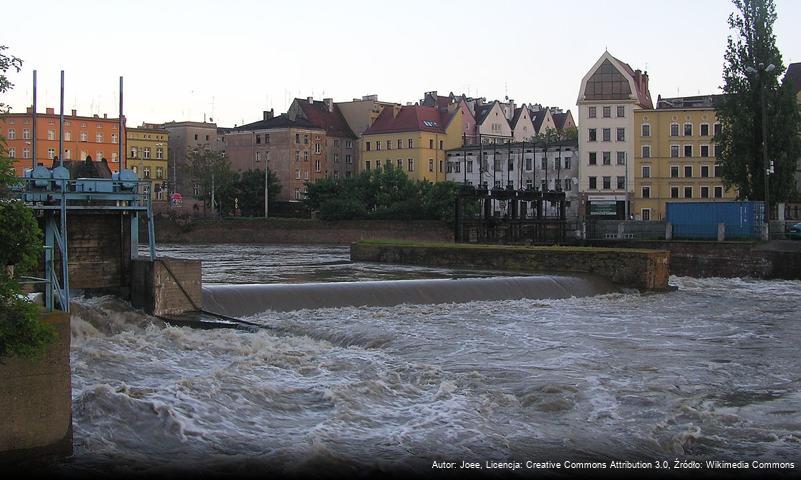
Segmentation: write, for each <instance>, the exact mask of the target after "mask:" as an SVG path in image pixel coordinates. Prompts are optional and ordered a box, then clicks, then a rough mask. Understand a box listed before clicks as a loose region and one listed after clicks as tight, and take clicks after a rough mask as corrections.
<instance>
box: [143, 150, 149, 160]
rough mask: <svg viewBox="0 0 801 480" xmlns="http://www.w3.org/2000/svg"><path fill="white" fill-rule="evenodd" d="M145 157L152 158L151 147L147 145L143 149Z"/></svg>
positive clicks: (146, 158)
mask: <svg viewBox="0 0 801 480" xmlns="http://www.w3.org/2000/svg"><path fill="white" fill-rule="evenodd" d="M143 157H144V159H145V160H150V147H145V148H144V149H143Z"/></svg>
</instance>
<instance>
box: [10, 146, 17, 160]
mask: <svg viewBox="0 0 801 480" xmlns="http://www.w3.org/2000/svg"><path fill="white" fill-rule="evenodd" d="M8 158H17V150H16V149H15V148H14V147H11V148H9V149H8Z"/></svg>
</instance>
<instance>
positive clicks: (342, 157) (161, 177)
mask: <svg viewBox="0 0 801 480" xmlns="http://www.w3.org/2000/svg"><path fill="white" fill-rule="evenodd" d="M786 76H787V78H788V79H789V80H790V81H791V83H792V84H793V85H794V86H795V89H796V92H797V95H798V98H799V103H801V64H799V63H795V64H791V65H790V67H789V68H788V70H787V73H786ZM719 100H720V96H718V95H699V96H693V97H681V98H662V97H657V100H656V103H654V101H653V100H652V97H651V93H650V90H649V77H648V73H647V72H643V71H641V70H639V69H633V68H632V67H631V66H630V65H629V64H627V63H625V62H623V61H621V60H619V59H617V58H615V57H614V56H612V55H611V54H610V53H609V52H604V53H603V55H601V57H600V58H599V59H598V60H597V61H596V62H595V64H594V65H592V67H591V68H590V69H589V70H588V71H587V73H586V75H585V76H584V77H583V78H582V79H581V82H580V86H579V95H578V99H577V102H576V103H577V106H578V113H577V119H578V123H576V121H575V120H574V118H573V115H572V113H571V111H570V110H567V111H563V110H561V109H559V108H549V107H543V106H542V105H540V104H535V103H532V104H525V103H524V104H522V105H519V106H518V105H517V104H516V103H515V101H514V100H511V99H508V98H506V99H504V100H503V101H499V100H492V101H487V99H486V98H472V97H468V96H466V95H454V94H453V93H450V94H449V95H447V96H443V95H439V94H438V93H437V92H436V91H432V92H426V93H425V94H424V95H423V98H422V99H420V100H419V101H417V102H415V103H411V102H410V103H407V104H405V105H401V104H400V103H395V102H385V101H379V100H378V97H377V96H375V95H368V96H364V97H362V98H357V99H353V100H352V101H347V102H334V101H333V99H330V98H325V99H323V100H315V99H314V98H312V97H309V98H305V99H300V98H296V99H294V101H293V102H292V104H291V105H290V107H289V108H288V110H287V112H286V113H284V114H280V115H275V114H274V112H273V111H272V110H269V111H264V112H263V114H262V118H261V119H259V120H257V121H254V122H251V123H248V124H245V125H236V126H234V127H232V128H224V127H219V126H217V125H216V124H215V123H214V121H213V119H209V121H208V122H207V121H205V119H204V121H203V122H192V121H182V122H175V121H173V122H167V123H161V124H152V123H144V124H142V126H141V127H139V128H127V127H126V126H125V122H124V121H123V122H122V134H120V132H118V129H119V124H120V122H119V119H115V118H108V117H107V116H106V115H104V116H103V117H102V118H101V117H100V116H98V115H94V116H91V117H88V116H78V115H77V112H76V111H75V110H73V111H72V113H71V115H67V116H65V127H64V149H65V150H64V152H63V158H64V160H65V162H66V164H67V165H68V166H69V165H72V166H71V168H73V169H75V168H78V167H79V166H80V164H81V163H84V161H85V160H86V158H87V157H93V158H94V160H95V163H96V164H97V170H98V171H101V172H105V171H108V172H109V173H108V174H109V175H110V172H113V171H117V170H118V169H119V168H120V159H119V158H118V157H119V153H118V152H119V149H120V145H119V144H118V142H119V141H120V139H122V141H123V145H122V151H123V152H125V153H124V156H125V159H124V161H125V164H126V166H127V168H131V169H134V170H135V171H136V172H137V174H138V175H139V176H140V178H142V179H145V180H150V186H149V187H148V188H149V189H150V191H151V193H152V195H153V199H154V201H156V202H159V201H161V202H166V201H167V200H168V195H167V193H168V192H169V193H175V192H177V193H180V194H182V195H183V198H184V203H183V205H181V206H180V207H178V206H176V207H177V208H183V209H197V202H196V201H193V197H194V196H197V195H199V193H200V192H199V191H198V188H199V187H198V186H197V185H196V184H195V183H194V182H193V181H192V178H191V174H190V168H189V165H188V163H187V160H186V157H187V154H188V153H189V152H190V151H191V150H192V149H194V148H208V149H211V150H215V151H218V152H221V153H223V154H224V155H225V156H226V157H227V158H228V160H229V161H230V162H231V166H232V168H233V169H234V170H235V171H240V172H241V171H246V170H255V169H258V170H263V169H264V168H265V166H266V167H268V168H270V170H271V171H272V172H274V173H275V175H276V176H277V178H278V180H279V182H280V183H281V186H282V188H281V193H280V196H279V200H283V201H298V200H301V199H303V197H304V194H305V191H306V184H307V183H308V182H313V181H315V180H318V179H320V178H324V177H331V178H345V177H350V176H352V175H354V174H357V173H359V172H362V171H371V170H374V169H382V168H398V169H401V170H402V171H404V172H405V173H406V174H407V175H408V176H409V177H411V178H414V179H416V180H426V181H431V182H440V181H453V182H460V183H467V184H471V185H484V186H487V187H489V188H493V187H496V188H514V189H525V188H528V189H535V190H557V191H563V192H565V194H566V207H567V213H568V217H569V218H588V219H593V218H595V219H611V218H615V219H622V218H625V216H626V215H628V216H629V218H632V219H637V220H661V219H663V218H664V216H665V209H666V203H667V202H683V201H710V202H714V201H725V200H731V199H734V198H736V197H737V192H736V191H735V190H733V189H727V188H726V186H725V185H724V184H723V181H722V179H721V176H720V168H719V165H718V163H717V161H716V157H717V153H718V151H717V146H716V145H715V142H714V137H715V134H716V133H717V132H718V131H719V129H720V123H719V122H718V120H717V117H716V114H715V106H716V104H717V102H718V101H719ZM32 120H33V115H32V110H31V109H30V108H29V109H28V110H27V112H26V113H9V114H5V115H3V116H2V117H0V135H3V136H4V137H5V138H6V139H7V142H8V146H9V148H8V154H9V155H10V156H11V157H12V158H14V159H15V160H17V161H16V162H15V165H16V167H17V171H18V172H17V173H18V174H21V173H22V170H23V169H24V168H29V167H30V166H31V165H35V164H42V165H47V166H49V165H50V164H52V163H53V162H54V161H55V159H57V157H58V153H57V152H58V148H59V147H58V141H59V137H58V135H59V133H58V132H59V117H58V115H57V114H55V113H54V112H53V109H52V108H47V109H46V111H45V113H39V114H37V116H36V124H37V128H36V134H35V137H36V140H35V142H36V146H37V148H36V158H33V148H32V145H33V142H34V139H33V137H34V133H33V132H34V130H33V128H32V127H33V126H32ZM123 120H124V119H123ZM571 132H572V134H571ZM546 133H558V134H559V135H556V136H553V135H544V134H546ZM535 140H536V141H535Z"/></svg>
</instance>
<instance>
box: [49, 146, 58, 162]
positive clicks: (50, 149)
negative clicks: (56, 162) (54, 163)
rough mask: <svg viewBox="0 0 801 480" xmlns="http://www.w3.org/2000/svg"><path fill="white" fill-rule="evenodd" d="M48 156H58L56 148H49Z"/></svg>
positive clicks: (51, 158) (52, 157) (50, 157)
mask: <svg viewBox="0 0 801 480" xmlns="http://www.w3.org/2000/svg"><path fill="white" fill-rule="evenodd" d="M47 158H49V159H50V160H53V159H54V158H56V150H55V149H54V148H48V149H47Z"/></svg>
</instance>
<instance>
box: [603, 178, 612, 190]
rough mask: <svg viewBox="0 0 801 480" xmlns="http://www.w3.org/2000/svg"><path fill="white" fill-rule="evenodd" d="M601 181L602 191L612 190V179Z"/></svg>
mask: <svg viewBox="0 0 801 480" xmlns="http://www.w3.org/2000/svg"><path fill="white" fill-rule="evenodd" d="M602 179H603V189H604V190H609V189H610V188H612V177H602Z"/></svg>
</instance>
